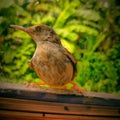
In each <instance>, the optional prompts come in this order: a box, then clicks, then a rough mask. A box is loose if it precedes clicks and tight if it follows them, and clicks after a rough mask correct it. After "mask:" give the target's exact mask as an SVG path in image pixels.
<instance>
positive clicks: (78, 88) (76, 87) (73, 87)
mask: <svg viewBox="0 0 120 120" xmlns="http://www.w3.org/2000/svg"><path fill="white" fill-rule="evenodd" d="M70 83H71V84H72V85H73V86H72V87H71V88H70V89H74V90H77V91H78V92H80V93H81V94H82V95H83V96H84V89H82V88H80V87H79V86H78V85H77V84H76V83H75V82H74V81H71V82H70Z"/></svg>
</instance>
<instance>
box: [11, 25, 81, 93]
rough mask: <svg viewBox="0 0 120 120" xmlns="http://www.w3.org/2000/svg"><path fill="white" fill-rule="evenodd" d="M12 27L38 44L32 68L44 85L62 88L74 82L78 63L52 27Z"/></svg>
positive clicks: (31, 63)
mask: <svg viewBox="0 0 120 120" xmlns="http://www.w3.org/2000/svg"><path fill="white" fill-rule="evenodd" d="M10 27H12V28H14V29H17V30H22V31H24V32H26V33H27V34H29V35H30V36H31V38H32V39H33V40H34V42H35V43H36V49H35V52H34V54H33V57H32V58H31V60H30V68H31V69H33V70H34V71H35V72H36V74H37V75H38V77H39V78H40V79H41V80H42V81H43V82H44V83H46V84H47V85H49V86H51V87H55V88H62V87H63V86H65V85H67V84H68V83H70V82H71V83H72V82H73V80H74V78H75V76H76V75H77V69H76V64H77V61H76V59H75V58H74V57H73V55H72V54H71V53H70V52H69V51H68V50H67V49H66V48H64V47H63V45H62V44H61V41H60V37H59V36H58V35H57V33H56V32H55V31H54V30H53V28H52V27H50V26H47V25H43V24H38V25H34V26H30V27H23V26H19V25H11V26H10ZM80 91H81V90H80Z"/></svg>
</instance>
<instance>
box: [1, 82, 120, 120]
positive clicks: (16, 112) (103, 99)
mask: <svg viewBox="0 0 120 120" xmlns="http://www.w3.org/2000/svg"><path fill="white" fill-rule="evenodd" d="M0 119H4V120H14V119H19V120H21V119H24V120H73V119H74V120H118V119H120V95H115V94H107V93H96V92H85V96H82V95H81V94H80V93H78V92H77V91H71V90H63V89H52V88H49V89H48V88H41V87H40V88H35V87H26V86H24V85H16V84H11V83H4V82H1V83H0Z"/></svg>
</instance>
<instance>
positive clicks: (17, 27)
mask: <svg viewBox="0 0 120 120" xmlns="http://www.w3.org/2000/svg"><path fill="white" fill-rule="evenodd" d="M10 27H12V28H15V29H18V30H22V31H24V32H27V28H25V27H22V26H18V25H10Z"/></svg>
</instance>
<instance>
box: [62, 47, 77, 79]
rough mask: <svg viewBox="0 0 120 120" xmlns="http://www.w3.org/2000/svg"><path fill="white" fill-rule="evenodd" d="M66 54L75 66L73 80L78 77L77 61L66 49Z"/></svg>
mask: <svg viewBox="0 0 120 120" xmlns="http://www.w3.org/2000/svg"><path fill="white" fill-rule="evenodd" d="M64 54H65V55H66V56H67V57H68V59H69V60H70V61H71V63H72V65H73V71H74V73H73V78H74V77H75V76H76V75H77V68H76V64H77V61H76V60H75V58H74V57H73V55H72V54H71V53H70V52H69V51H68V50H67V49H65V48H64Z"/></svg>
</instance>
